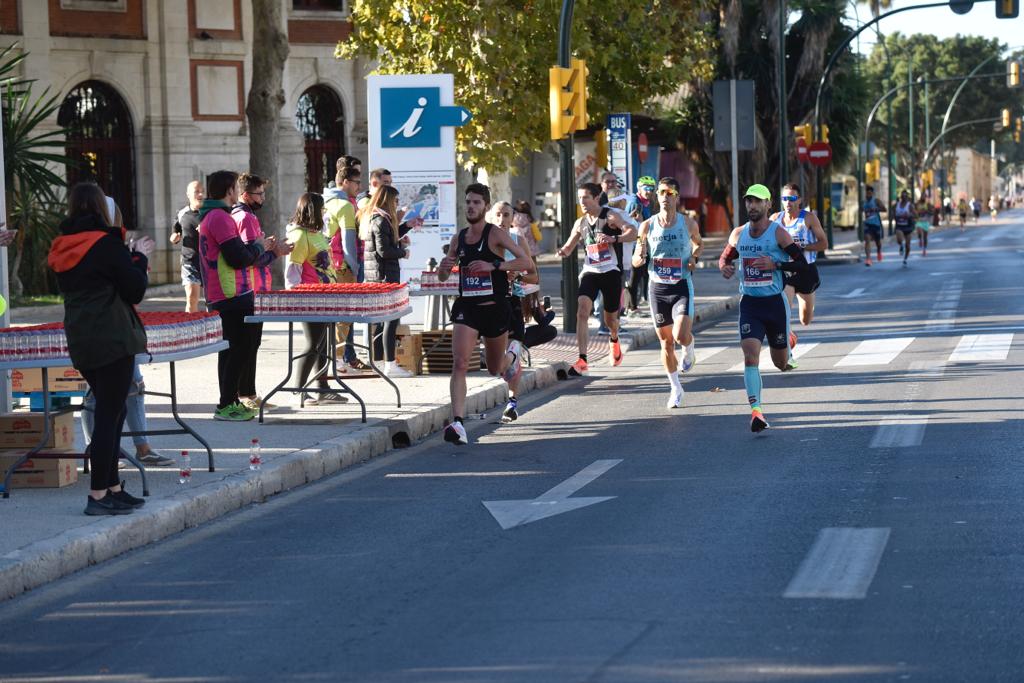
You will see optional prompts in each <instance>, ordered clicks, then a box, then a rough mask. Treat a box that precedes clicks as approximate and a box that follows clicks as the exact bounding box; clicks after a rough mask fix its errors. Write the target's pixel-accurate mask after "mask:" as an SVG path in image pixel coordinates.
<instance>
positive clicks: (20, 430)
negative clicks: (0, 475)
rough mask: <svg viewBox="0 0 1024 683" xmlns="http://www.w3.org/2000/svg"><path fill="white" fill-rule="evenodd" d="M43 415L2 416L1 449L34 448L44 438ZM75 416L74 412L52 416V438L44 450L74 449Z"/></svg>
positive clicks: (0, 430) (10, 414) (0, 428)
mask: <svg viewBox="0 0 1024 683" xmlns="http://www.w3.org/2000/svg"><path fill="white" fill-rule="evenodd" d="M43 417H44V415H43V413H29V412H17V413H4V414H2V415H0V448H22V447H24V448H32V447H33V446H35V445H37V444H38V443H39V439H40V438H41V437H42V436H43ZM74 446H75V415H74V413H72V412H70V411H69V412H66V413H54V414H51V415H50V438H49V439H48V440H47V442H46V443H45V444H43V448H74Z"/></svg>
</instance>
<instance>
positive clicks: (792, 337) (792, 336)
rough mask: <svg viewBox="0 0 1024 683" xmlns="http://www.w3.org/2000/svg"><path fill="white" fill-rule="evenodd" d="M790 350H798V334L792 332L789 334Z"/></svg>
mask: <svg viewBox="0 0 1024 683" xmlns="http://www.w3.org/2000/svg"><path fill="white" fill-rule="evenodd" d="M789 348H791V349H795V348H796V332H790V333H789Z"/></svg>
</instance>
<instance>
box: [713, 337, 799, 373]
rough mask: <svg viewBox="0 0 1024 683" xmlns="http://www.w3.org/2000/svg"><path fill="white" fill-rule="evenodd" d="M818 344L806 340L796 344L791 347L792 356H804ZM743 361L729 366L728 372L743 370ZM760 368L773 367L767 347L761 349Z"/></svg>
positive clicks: (795, 357) (769, 368)
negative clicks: (794, 346)
mask: <svg viewBox="0 0 1024 683" xmlns="http://www.w3.org/2000/svg"><path fill="white" fill-rule="evenodd" d="M817 345H818V342H806V343H801V344H797V345H796V348H794V349H793V358H794V359H798V358H802V357H803V356H805V355H806V354H807V353H808V352H809V351H811V350H812V349H814V347H816V346H817ZM743 367H744V364H743V363H737V364H736V365H734V366H732V367H731V368H729V372H743ZM758 367H759V368H760V369H761V370H771V369H772V368H774V367H775V363H773V362H772V352H771V349H770V348H768V347H765V348H762V349H761V361H760V363H759V364H758Z"/></svg>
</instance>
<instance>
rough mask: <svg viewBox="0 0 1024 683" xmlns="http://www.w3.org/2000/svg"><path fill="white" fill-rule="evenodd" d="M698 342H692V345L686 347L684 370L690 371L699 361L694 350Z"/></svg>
mask: <svg viewBox="0 0 1024 683" xmlns="http://www.w3.org/2000/svg"><path fill="white" fill-rule="evenodd" d="M694 345H696V342H690V345H689V346H687V347H686V355H685V356H683V372H689V371H690V370H693V366H694V365H696V363H697V353H696V352H695V351H694V350H693V347H694Z"/></svg>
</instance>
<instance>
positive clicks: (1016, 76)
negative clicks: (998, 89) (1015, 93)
mask: <svg viewBox="0 0 1024 683" xmlns="http://www.w3.org/2000/svg"><path fill="white" fill-rule="evenodd" d="M1006 87H1007V88H1019V87H1020V62H1018V61H1017V60H1016V59H1013V60H1010V61H1008V62H1007V63H1006Z"/></svg>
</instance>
